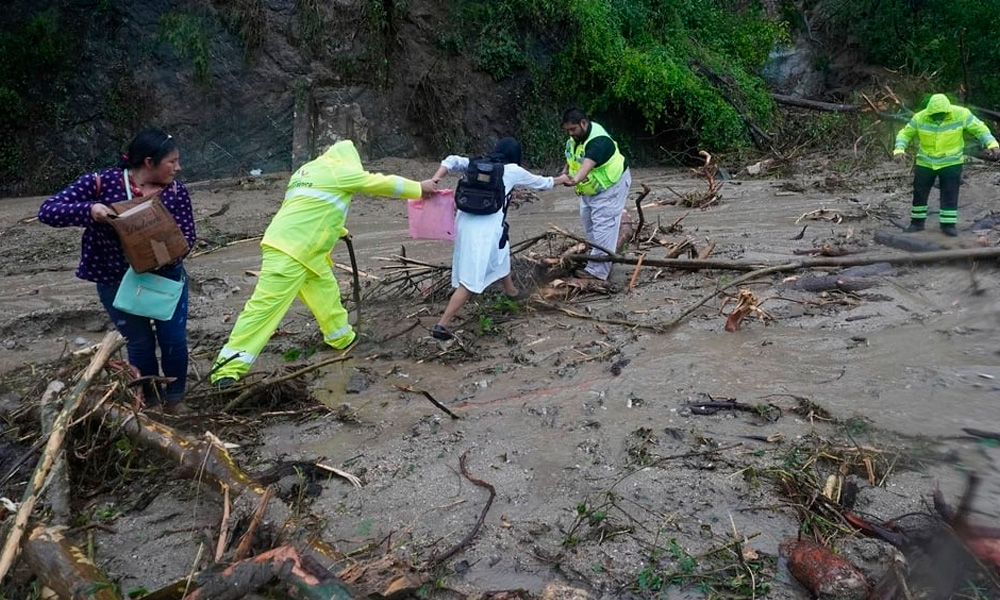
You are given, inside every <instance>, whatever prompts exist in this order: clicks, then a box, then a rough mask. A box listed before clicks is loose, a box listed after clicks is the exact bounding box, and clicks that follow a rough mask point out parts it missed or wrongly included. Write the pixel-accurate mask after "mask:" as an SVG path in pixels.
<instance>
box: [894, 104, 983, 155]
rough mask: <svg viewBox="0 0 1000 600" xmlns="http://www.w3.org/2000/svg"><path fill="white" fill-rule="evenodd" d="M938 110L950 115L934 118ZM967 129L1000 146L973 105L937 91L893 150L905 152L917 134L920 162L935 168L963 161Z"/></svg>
mask: <svg viewBox="0 0 1000 600" xmlns="http://www.w3.org/2000/svg"><path fill="white" fill-rule="evenodd" d="M938 113H945V114H946V115H947V116H946V117H945V118H944V119H943V120H942V121H941V122H940V123H936V122H935V121H934V120H933V119H931V115H933V114H938ZM966 131H968V132H969V133H970V134H972V135H973V136H975V138H976V139H977V140H978V141H979V143H980V144H982V146H983V147H984V148H986V149H987V150H988V149H990V148H997V147H1000V144H998V143H997V140H996V138H994V137H993V134H991V133H990V130H989V128H988V127H987V126H986V124H985V123H983V122H982V121H980V120H979V119H978V118H977V117H976V116H975V115H973V114H972V113H971V112H970V111H969V109H967V108H965V107H963V106H957V105H954V104H952V103H951V102H949V101H948V97H947V96H945V95H944V94H934V95H933V96H931V99H930V102H928V103H927V108H925V109H924V110H922V111H920V112H918V113H917V114H915V115H913V118H911V119H910V122H909V123H907V124H906V127H903V129H902V131H900V132H899V134H898V135H897V136H896V147H895V150H894V151H893V154H902V153H903V152H904V151H905V150H906V147H907V146H908V145H909V143H910V141H911V140H912V139H913V137H914V135H916V136H917V138H918V139H919V140H920V149H919V150H917V165H919V166H921V167H927V168H930V169H934V170H937V169H943V168H944V167H950V166H952V165H960V164H962V163H963V162H964V161H965V132H966Z"/></svg>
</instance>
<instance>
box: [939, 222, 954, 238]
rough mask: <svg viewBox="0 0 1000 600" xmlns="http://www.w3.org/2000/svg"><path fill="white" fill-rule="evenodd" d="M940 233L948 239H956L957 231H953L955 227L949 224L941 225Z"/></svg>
mask: <svg viewBox="0 0 1000 600" xmlns="http://www.w3.org/2000/svg"><path fill="white" fill-rule="evenodd" d="M941 233H943V234H945V235H946V236H948V237H958V230H957V229H955V226H954V225H951V224H948V225H942V226H941Z"/></svg>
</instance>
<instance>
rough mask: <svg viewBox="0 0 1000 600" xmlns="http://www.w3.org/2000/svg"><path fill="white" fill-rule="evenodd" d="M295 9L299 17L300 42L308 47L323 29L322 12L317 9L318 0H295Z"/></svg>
mask: <svg viewBox="0 0 1000 600" xmlns="http://www.w3.org/2000/svg"><path fill="white" fill-rule="evenodd" d="M295 10H296V13H297V14H298V18H299V35H300V37H301V39H302V43H303V44H305V46H306V47H309V46H311V45H312V44H313V42H315V41H316V40H317V38H318V37H319V35H320V33H322V31H323V25H324V22H323V14H322V13H321V12H320V10H319V0H295Z"/></svg>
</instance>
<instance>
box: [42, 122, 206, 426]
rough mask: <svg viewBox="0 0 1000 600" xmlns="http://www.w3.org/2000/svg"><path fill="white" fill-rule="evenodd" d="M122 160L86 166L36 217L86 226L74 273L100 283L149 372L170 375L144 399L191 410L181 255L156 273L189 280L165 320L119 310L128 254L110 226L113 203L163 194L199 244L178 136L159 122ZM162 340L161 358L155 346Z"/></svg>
mask: <svg viewBox="0 0 1000 600" xmlns="http://www.w3.org/2000/svg"><path fill="white" fill-rule="evenodd" d="M122 158H123V160H122V162H121V163H120V165H119V166H118V167H114V168H111V169H105V170H103V171H100V172H99V173H87V174H86V175H82V176H80V178H79V179H77V180H76V181H74V182H73V183H72V184H70V186H69V187H67V188H66V189H64V190H63V191H61V192H59V193H58V194H56V195H55V196H52V197H51V198H49V199H48V200H46V201H45V202H44V203H43V204H42V206H41V208H40V209H39V210H38V220H39V221H41V222H42V223H45V224H46V225H51V226H53V227H83V228H84V230H83V244H82V251H81V253H80V265H79V266H78V267H77V270H76V276H77V277H79V278H81V279H85V280H87V281H93V282H94V283H96V284H97V295H98V297H99V298H100V300H101V304H103V305H104V308H105V310H107V311H108V315H109V316H110V317H111V320H112V321H113V322H114V324H115V327H117V328H118V330H119V331H120V332H121V333H122V335H123V336H125V338H126V340H127V342H128V346H127V347H128V358H129V362H130V363H132V365H134V366H135V367H136V368H137V369H139V372H140V373H141V374H142V375H144V376H147V375H150V376H158V375H159V374H160V364H159V363H162V367H163V376H164V377H169V378H173V381H172V382H170V383H168V384H167V385H166V387H164V388H160V387H159V386H153V385H145V386H144V387H143V390H144V392H145V398H146V404H147V405H154V404H158V403H159V402H160V400H161V399H162V400H163V410H164V412H166V413H168V414H175V415H176V414H184V413H187V412H190V409H188V408H187V406H185V405H184V403H183V401H182V400H183V397H184V390H185V386H186V382H187V370H188V347H187V313H188V286H187V276H186V274H185V272H184V265H183V263H182V261H180V260H178V261H177V262H175V263H174V264H171V265H167V266H165V267H163V268H161V269H159V270H157V271H154V272H155V273H156V274H157V275H161V276H163V277H169V278H170V279H173V280H175V281H184V282H185V285H184V291H183V292H182V294H181V299H180V302H179V303H178V304H177V309H176V310H175V311H174V316H173V317H172V318H171V319H170V320H168V321H156V320H153V319H149V318H146V317H140V316H137V315H132V314H129V313H125V312H122V311H120V310H118V309H116V308H115V307H114V306H112V303H113V302H114V299H115V294H116V293H117V292H118V286H119V285H120V284H121V281H122V277H124V276H125V271H127V270H128V266H129V265H128V261H127V260H126V259H125V253H124V251H123V250H122V245H121V242H119V240H118V235H117V234H116V233H115V230H114V229H112V228H111V226H110V225H108V220H109V216H108V215H109V214H111V212H112V211H111V209H110V208H108V205H109V204H114V203H115V202H122V201H125V200H127V199H130V198H135V197H142V196H151V195H153V194H156V193H157V192H159V193H160V199H161V200H162V201H163V205H164V206H165V207H166V208H167V210H168V211H170V214H172V215H173V216H174V219H175V220H176V221H177V224H178V225H179V226H180V228H181V231H182V232H183V233H184V237H185V238H187V241H188V247H193V246H194V241H195V232H194V214H193V212H192V209H191V197H190V196H189V195H188V192H187V188H185V187H184V184H182V183H181V182H179V181H176V180H175V179H174V177H175V176H176V175H177V172H178V171H180V170H181V164H180V152H179V151H178V149H177V144H176V142H175V141H174V139H173V137H172V136H170V135H167V134H166V133H164V132H162V131H160V130H158V129H149V130H146V131H144V132H142V133H140V134H139V135H138V136H136V138H135V139H134V140H132V143H131V144H129V147H128V153H127V154H125V155H124V156H123V157H122ZM157 344H159V346H160V361H159V363H158V362H157V358H156V346H157Z"/></svg>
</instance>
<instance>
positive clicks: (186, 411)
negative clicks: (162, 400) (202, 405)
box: [163, 401, 197, 417]
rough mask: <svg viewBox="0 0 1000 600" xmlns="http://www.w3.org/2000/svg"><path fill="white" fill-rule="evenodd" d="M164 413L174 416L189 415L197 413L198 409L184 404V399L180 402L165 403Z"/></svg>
mask: <svg viewBox="0 0 1000 600" xmlns="http://www.w3.org/2000/svg"><path fill="white" fill-rule="evenodd" d="M163 414H165V415H170V416H172V417H189V416H191V415H194V414H197V411H196V410H194V409H193V408H191V407H190V406H188V405H187V404H184V402H183V401H179V402H168V403H167V404H164V405H163Z"/></svg>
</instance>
